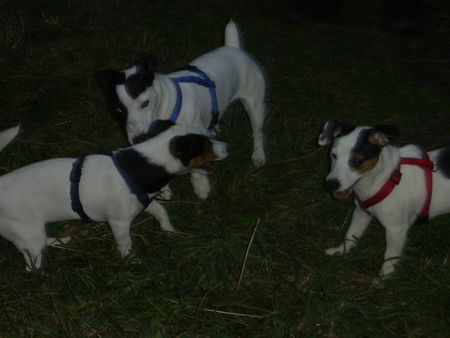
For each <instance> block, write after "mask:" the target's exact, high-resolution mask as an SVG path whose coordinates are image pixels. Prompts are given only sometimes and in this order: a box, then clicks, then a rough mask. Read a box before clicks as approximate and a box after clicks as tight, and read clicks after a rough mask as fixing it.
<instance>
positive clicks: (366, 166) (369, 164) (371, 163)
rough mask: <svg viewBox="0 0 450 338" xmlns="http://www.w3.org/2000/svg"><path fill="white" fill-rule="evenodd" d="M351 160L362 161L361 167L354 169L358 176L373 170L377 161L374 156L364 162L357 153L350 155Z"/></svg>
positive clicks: (376, 157)
mask: <svg viewBox="0 0 450 338" xmlns="http://www.w3.org/2000/svg"><path fill="white" fill-rule="evenodd" d="M351 158H356V159H360V160H363V163H362V165H361V166H360V167H359V168H355V169H354V170H355V171H356V172H358V173H360V174H364V173H366V172H368V171H370V170H372V169H373V168H375V166H376V165H377V163H378V159H379V157H378V156H375V157H372V158H369V159H367V160H365V161H364V157H363V156H361V155H360V154H358V153H352V154H351Z"/></svg>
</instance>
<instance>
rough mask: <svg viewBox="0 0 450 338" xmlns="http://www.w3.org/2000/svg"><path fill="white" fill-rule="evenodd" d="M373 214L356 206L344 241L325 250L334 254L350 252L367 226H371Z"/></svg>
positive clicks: (329, 253)
mask: <svg viewBox="0 0 450 338" xmlns="http://www.w3.org/2000/svg"><path fill="white" fill-rule="evenodd" d="M371 219H372V216H370V215H369V214H367V213H366V212H365V211H364V210H362V209H361V208H360V207H356V209H355V210H354V211H353V216H352V221H351V223H350V227H349V228H348V230H347V233H346V234H345V240H344V243H342V244H341V245H339V246H337V247H335V248H330V249H327V250H325V253H326V254H327V255H334V254H336V253H339V254H343V253H348V252H349V251H350V250H351V249H353V248H354V247H355V246H356V244H357V242H358V240H359V239H360V238H361V237H362V236H363V235H364V232H365V231H366V229H367V227H368V226H369V223H370V220H371Z"/></svg>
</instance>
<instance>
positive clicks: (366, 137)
mask: <svg viewBox="0 0 450 338" xmlns="http://www.w3.org/2000/svg"><path fill="white" fill-rule="evenodd" d="M399 136H400V131H399V130H398V129H397V128H396V127H395V126H388V125H379V126H372V127H364V126H352V125H348V124H346V123H343V122H338V121H328V122H327V123H326V124H325V126H324V127H323V130H322V132H321V134H320V136H319V145H321V146H324V145H328V144H331V151H330V156H331V171H330V172H329V173H328V175H327V177H326V182H325V186H326V189H327V190H328V191H330V192H331V193H332V195H333V197H335V198H337V199H343V198H345V197H347V196H348V195H349V194H350V193H351V191H354V193H355V204H356V208H355V210H354V212H353V216H352V220H351V224H350V227H349V229H348V231H347V233H346V235H345V240H344V242H343V243H342V244H341V245H340V246H338V247H335V248H330V249H327V250H326V254H327V255H333V254H336V253H340V254H343V253H348V252H349V251H350V250H351V249H352V248H353V247H355V246H356V244H357V241H358V240H359V239H360V238H361V236H362V235H363V234H364V232H365V230H366V229H367V227H368V225H369V223H370V220H371V219H372V217H375V218H377V219H378V220H379V221H380V223H381V224H382V225H383V226H384V228H385V230H386V251H385V254H384V263H383V266H382V267H381V271H380V273H379V276H380V279H381V280H382V279H383V278H386V277H388V276H389V275H390V274H392V273H393V272H394V269H395V265H396V264H397V262H398V261H399V258H400V256H401V254H402V251H403V247H404V245H405V242H406V238H407V233H408V229H409V228H410V227H411V225H413V224H421V223H424V222H425V221H427V219H428V218H429V217H435V216H438V215H441V214H445V213H448V212H450V198H449V197H450V146H448V147H445V148H441V149H437V150H433V151H430V152H428V153H427V152H425V151H423V150H422V148H420V147H418V146H416V145H407V146H404V147H401V148H398V147H395V146H393V145H391V140H392V139H395V138H396V137H399ZM380 279H375V283H377V281H378V282H379V281H380Z"/></svg>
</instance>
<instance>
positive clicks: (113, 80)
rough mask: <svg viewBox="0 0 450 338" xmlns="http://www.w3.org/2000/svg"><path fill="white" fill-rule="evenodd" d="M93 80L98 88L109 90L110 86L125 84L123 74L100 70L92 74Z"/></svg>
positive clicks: (110, 70)
mask: <svg viewBox="0 0 450 338" xmlns="http://www.w3.org/2000/svg"><path fill="white" fill-rule="evenodd" d="M94 79H95V81H96V82H97V83H98V85H99V86H100V88H102V89H105V88H110V87H111V86H115V85H117V84H124V83H125V73H124V72H116V71H115V70H112V69H108V70H101V71H98V72H96V73H94Z"/></svg>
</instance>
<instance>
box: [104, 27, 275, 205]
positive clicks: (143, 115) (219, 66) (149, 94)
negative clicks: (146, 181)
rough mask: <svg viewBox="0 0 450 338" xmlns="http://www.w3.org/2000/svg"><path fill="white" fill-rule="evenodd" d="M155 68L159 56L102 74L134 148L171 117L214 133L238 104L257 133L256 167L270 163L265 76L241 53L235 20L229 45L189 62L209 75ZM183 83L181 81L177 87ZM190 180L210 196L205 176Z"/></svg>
mask: <svg viewBox="0 0 450 338" xmlns="http://www.w3.org/2000/svg"><path fill="white" fill-rule="evenodd" d="M179 48H181V49H182V48H183V46H180V47H179ZM156 65H157V61H156V58H155V57H152V56H150V57H144V58H142V59H140V60H139V61H137V62H136V63H135V64H134V65H133V66H132V67H130V68H128V69H125V70H123V71H115V70H106V71H102V72H99V73H98V77H97V78H98V79H99V83H103V86H102V87H103V89H104V92H105V97H106V101H107V104H108V107H109V109H110V110H111V113H112V114H113V116H114V117H115V118H116V119H117V120H118V121H119V124H120V125H121V126H122V128H123V129H125V130H126V134H127V137H128V141H129V142H130V143H131V144H135V143H138V142H141V141H143V140H145V139H147V138H148V136H147V134H148V129H149V126H150V124H151V122H152V121H154V120H156V119H171V120H172V121H173V122H180V123H182V124H186V125H192V126H195V127H199V128H202V129H203V130H204V131H205V132H208V133H210V134H214V132H215V131H216V130H217V129H218V123H219V121H220V118H221V117H222V116H223V114H224V112H225V111H226V109H227V107H228V105H229V104H230V103H231V102H233V101H234V100H239V101H241V102H242V104H243V105H244V107H245V109H246V111H247V113H248V117H249V119H250V123H251V127H252V130H253V154H252V160H253V164H254V165H255V166H256V167H259V166H261V165H263V164H264V163H265V161H266V157H265V152H264V142H263V127H264V122H265V118H266V104H265V96H266V78H265V74H264V71H263V69H262V67H261V66H260V65H259V64H258V63H257V62H256V61H255V59H254V58H253V57H252V56H250V55H249V54H248V53H247V52H245V51H244V50H243V49H242V46H241V41H240V36H239V31H238V27H237V26H236V24H235V23H234V22H233V21H232V20H230V21H229V23H228V24H227V25H226V28H225V44H224V46H223V47H220V48H217V49H215V50H213V51H211V52H209V53H207V54H204V55H202V56H200V57H198V58H196V59H195V60H193V61H192V62H190V63H189V67H190V68H192V66H194V67H196V68H197V69H198V70H199V71H200V72H202V73H203V74H205V75H199V73H196V72H195V71H193V70H192V69H190V68H188V69H186V68H185V69H182V70H179V71H176V72H173V73H170V74H160V73H156V72H155V67H156ZM186 77H196V78H197V79H200V81H203V82H209V83H211V84H212V85H211V86H210V87H208V86H205V85H204V83H203V85H202V84H199V82H198V81H193V82H192V81H190V80H188V81H186V82H183V80H181V79H183V78H186ZM206 78H207V80H206V81H205V79H206ZM178 80H180V81H182V82H179V83H177V81H178ZM212 87H214V88H212ZM213 89H214V91H215V98H214V97H213V96H214V95H213V94H212V91H213ZM213 101H216V108H217V110H218V111H217V116H216V117H214V113H213V112H212V110H214V104H213ZM216 120H217V121H216ZM216 122H217V123H216ZM191 182H192V184H193V187H194V192H195V193H196V194H197V196H199V197H200V198H202V199H205V198H207V197H208V195H209V193H210V184H209V181H208V178H207V177H206V176H205V175H202V174H201V173H196V172H195V173H192V175H191ZM168 197H170V191H168Z"/></svg>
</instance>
